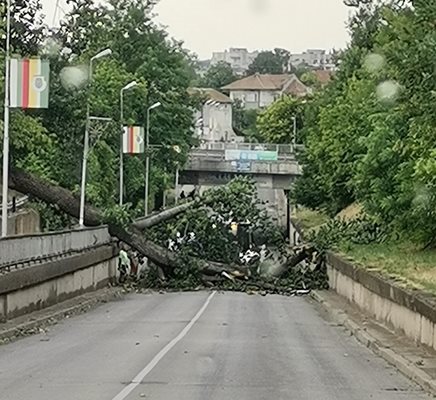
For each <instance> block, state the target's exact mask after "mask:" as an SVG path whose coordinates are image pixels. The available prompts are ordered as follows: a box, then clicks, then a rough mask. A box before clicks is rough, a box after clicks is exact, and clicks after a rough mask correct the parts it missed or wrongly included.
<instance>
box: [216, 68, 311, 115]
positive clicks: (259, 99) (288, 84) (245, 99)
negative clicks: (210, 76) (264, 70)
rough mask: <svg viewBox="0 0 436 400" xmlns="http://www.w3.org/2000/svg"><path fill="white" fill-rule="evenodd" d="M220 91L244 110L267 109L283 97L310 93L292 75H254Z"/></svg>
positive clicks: (308, 89)
mask: <svg viewBox="0 0 436 400" xmlns="http://www.w3.org/2000/svg"><path fill="white" fill-rule="evenodd" d="M222 90H223V91H225V92H228V93H229V95H230V98H231V100H232V101H235V100H239V101H241V102H242V104H243V106H244V108H245V109H259V108H265V107H268V106H269V105H271V104H272V103H273V102H274V101H275V100H276V99H278V98H279V97H280V96H283V95H291V96H295V97H304V96H307V95H308V94H310V93H311V92H312V90H311V89H310V88H309V87H307V86H306V85H305V84H304V83H303V82H301V81H300V80H299V79H298V78H297V76H296V75H294V74H280V75H271V74H255V75H251V76H249V77H246V78H243V79H239V80H237V81H235V82H233V83H231V84H229V85H227V86H224V87H223V88H222Z"/></svg>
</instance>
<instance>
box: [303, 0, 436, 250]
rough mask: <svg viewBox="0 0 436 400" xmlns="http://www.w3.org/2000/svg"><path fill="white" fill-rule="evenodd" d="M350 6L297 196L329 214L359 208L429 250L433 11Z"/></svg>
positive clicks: (309, 131)
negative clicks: (344, 45) (346, 38)
mask: <svg viewBox="0 0 436 400" xmlns="http://www.w3.org/2000/svg"><path fill="white" fill-rule="evenodd" d="M354 5H355V6H356V7H357V10H356V12H355V14H354V16H353V17H352V19H351V21H350V30H351V36H352V41H351V44H350V46H349V48H348V49H347V50H346V51H344V52H343V53H342V54H341V55H340V56H339V61H340V62H339V69H338V71H337V73H336V76H335V79H334V80H333V82H332V83H331V84H330V85H329V86H328V87H327V89H326V90H325V91H324V92H322V93H319V94H318V95H317V96H316V97H315V98H314V100H313V101H311V102H310V104H309V107H308V110H307V112H306V118H305V128H304V138H305V145H306V153H305V154H304V157H303V160H302V161H303V163H304V169H303V170H304V175H303V178H302V179H301V180H300V182H299V183H298V184H297V189H296V193H295V194H296V197H297V199H298V200H299V201H301V202H302V203H304V204H306V205H309V206H315V207H322V208H325V209H327V210H329V211H330V212H331V213H332V214H334V213H336V212H337V211H338V210H339V209H341V208H343V207H344V206H346V205H347V204H349V203H351V202H353V201H355V200H357V201H359V202H360V203H361V204H363V206H364V208H365V211H366V212H367V213H368V214H370V215H371V216H372V217H375V218H376V220H378V221H380V222H381V223H383V224H384V225H385V226H389V227H391V228H393V229H396V230H398V231H399V232H401V233H402V234H403V235H405V236H408V237H411V238H413V239H415V240H417V241H418V242H419V243H422V244H424V245H426V246H434V245H435V244H436V229H435V226H436V214H435V211H434V210H435V209H436V203H435V201H436V187H435V180H434V176H435V175H434V171H435V142H434V126H435V125H436V120H435V118H436V117H435V115H436V113H435V111H436V110H435V102H434V96H433V94H434V59H435V57H436V49H435V46H434V40H435V36H434V19H435V17H436V2H435V1H434V0H432V1H430V2H428V1H424V0H417V1H414V2H413V6H411V5H410V2H407V1H401V0H398V1H392V2H390V3H389V4H387V5H374V4H370V3H369V2H356V3H355V4H354ZM310 191H312V193H310Z"/></svg>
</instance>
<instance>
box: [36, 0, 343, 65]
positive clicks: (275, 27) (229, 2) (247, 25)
mask: <svg viewBox="0 0 436 400" xmlns="http://www.w3.org/2000/svg"><path fill="white" fill-rule="evenodd" d="M42 2H43V4H44V11H45V13H46V15H47V22H48V23H49V24H51V23H52V21H53V14H54V9H55V4H56V0H42ZM60 3H61V5H64V4H65V3H66V1H65V0H60ZM65 8H66V7H65ZM155 11H156V13H157V14H158V15H157V17H156V21H157V22H158V23H160V24H162V25H164V26H166V27H167V29H168V31H169V33H170V34H171V36H173V37H175V38H176V39H179V40H183V41H184V43H185V47H186V48H188V49H189V50H191V51H193V52H195V53H197V54H198V55H199V57H200V59H207V58H210V57H211V55H212V52H213V51H223V50H224V49H227V48H229V47H245V48H248V49H249V50H266V49H273V48H276V47H280V48H285V49H287V50H290V51H291V52H300V51H303V50H306V49H308V48H315V49H316V48H320V49H326V50H329V49H332V48H336V49H339V48H343V47H344V46H345V45H346V43H347V41H348V38H349V36H348V33H347V29H346V21H347V19H348V13H349V8H347V7H346V6H345V5H344V4H343V0H160V3H159V4H158V6H157V7H156V10H155Z"/></svg>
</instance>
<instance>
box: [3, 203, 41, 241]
mask: <svg viewBox="0 0 436 400" xmlns="http://www.w3.org/2000/svg"><path fill="white" fill-rule="evenodd" d="M0 223H1V218H0ZM38 232H41V223H40V217H39V213H38V212H37V211H35V210H32V209H29V210H22V211H18V212H17V213H14V214H11V215H9V217H8V235H28V234H32V233H38Z"/></svg>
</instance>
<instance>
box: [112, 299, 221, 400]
mask: <svg viewBox="0 0 436 400" xmlns="http://www.w3.org/2000/svg"><path fill="white" fill-rule="evenodd" d="M215 293H216V292H212V293H211V294H210V295H209V297H208V298H207V300H206V302H205V303H204V304H203V306H202V307H201V308H200V310H198V312H197V314H195V316H194V318H192V319H191V321H190V322H189V323H188V325H186V326H185V327H184V328H183V329H182V331H181V332H180V333H179V334H178V335H177V336H176V337H175V338H174V339H173V340H171V342H169V343H168V344H167V345H166V346H165V347H164V348H163V349H162V350H161V351H160V352H159V353H157V354H156V355H155V356H154V358H153V359H152V360H151V361H150V362H149V363H148V364H147V365H146V366H145V367H144V369H143V370H141V372H139V374H138V375H136V376H135V377H134V378H133V379H132V382H130V383H129V384H128V385H127V386H126V387H125V388H124V389H123V390H122V391H121V392H120V393H118V394H117V395H116V396H115V397H114V398H113V399H112V400H124V399H125V398H126V397H127V396H128V395H129V394H130V393H131V392H132V391H133V390H135V388H136V387H137V386H138V385H139V384H140V383H141V382H142V381H143V380H144V378H145V377H146V376H147V375H148V374H149V373H150V372H151V371H152V370H153V368H154V367H155V366H156V365H157V364H158V363H159V361H160V360H162V358H164V357H165V355H166V354H167V353H168V352H169V351H170V350H171V349H172V348H173V347H174V346H175V345H176V344H177V343H178V342H180V341H181V340H182V339H183V338H184V337H185V336H186V334H187V333H188V332H189V331H190V330H191V328H192V327H193V326H194V324H195V323H196V322H197V321H198V320H199V318H200V317H201V316H202V314H203V313H204V311H205V310H206V308H207V306H208V305H209V303H210V301H211V300H212V297H213V296H215Z"/></svg>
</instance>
